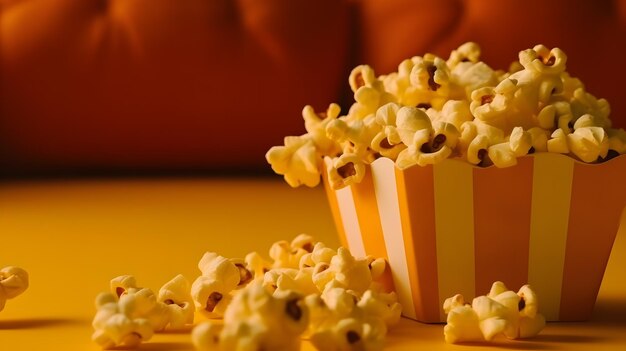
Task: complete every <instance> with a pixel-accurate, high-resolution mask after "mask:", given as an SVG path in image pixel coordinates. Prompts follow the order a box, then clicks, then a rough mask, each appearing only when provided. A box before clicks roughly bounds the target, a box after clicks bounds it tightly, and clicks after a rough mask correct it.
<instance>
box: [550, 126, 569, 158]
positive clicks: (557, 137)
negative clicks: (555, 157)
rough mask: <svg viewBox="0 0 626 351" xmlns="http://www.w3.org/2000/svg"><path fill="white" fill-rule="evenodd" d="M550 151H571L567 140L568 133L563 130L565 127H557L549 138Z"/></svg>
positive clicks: (564, 152) (565, 152)
mask: <svg viewBox="0 0 626 351" xmlns="http://www.w3.org/2000/svg"><path fill="white" fill-rule="evenodd" d="M548 151H549V152H552V153H558V154H567V153H569V151H570V150H569V144H568V141H567V134H566V133H565V132H564V131H563V129H560V128H559V129H556V130H555V131H554V132H553V133H552V135H550V139H549V140H548Z"/></svg>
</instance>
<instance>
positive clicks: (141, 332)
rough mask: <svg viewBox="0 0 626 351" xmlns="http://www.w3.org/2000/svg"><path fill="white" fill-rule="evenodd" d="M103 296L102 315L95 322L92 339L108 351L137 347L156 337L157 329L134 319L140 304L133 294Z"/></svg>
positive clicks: (100, 301) (99, 309)
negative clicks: (110, 350)
mask: <svg viewBox="0 0 626 351" xmlns="http://www.w3.org/2000/svg"><path fill="white" fill-rule="evenodd" d="M115 300H117V299H116V297H115V295H113V294H108V296H104V295H99V296H98V299H97V302H96V305H97V306H98V312H97V313H96V315H95V317H94V319H93V323H92V325H93V328H94V329H95V331H94V333H93V335H92V340H93V341H95V342H96V343H97V344H98V345H100V346H101V347H102V348H104V349H111V348H117V347H124V348H134V347H136V346H138V345H139V344H140V343H141V342H143V341H147V340H149V339H150V338H151V337H152V334H153V328H152V325H151V324H150V322H149V321H148V320H147V319H145V318H136V317H133V316H134V315H136V314H137V311H136V309H137V307H138V304H140V302H139V301H138V299H137V296H135V295H133V294H126V295H122V296H121V297H120V298H119V301H115Z"/></svg>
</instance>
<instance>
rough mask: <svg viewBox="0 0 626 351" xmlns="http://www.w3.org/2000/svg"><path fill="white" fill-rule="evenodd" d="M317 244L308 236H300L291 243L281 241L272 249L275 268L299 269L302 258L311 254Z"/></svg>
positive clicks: (271, 254)
mask: <svg viewBox="0 0 626 351" xmlns="http://www.w3.org/2000/svg"><path fill="white" fill-rule="evenodd" d="M314 245H315V242H314V241H313V237H311V236H310V235H306V234H300V235H298V236H297V237H296V238H295V239H293V241H292V242H291V243H289V242H287V241H285V240H281V241H278V242H275V243H274V244H273V245H272V247H271V248H270V257H271V258H272V259H273V260H274V263H273V265H272V266H273V268H298V267H299V265H300V259H301V258H302V256H304V255H306V254H308V253H311V252H312V251H313V247H314Z"/></svg>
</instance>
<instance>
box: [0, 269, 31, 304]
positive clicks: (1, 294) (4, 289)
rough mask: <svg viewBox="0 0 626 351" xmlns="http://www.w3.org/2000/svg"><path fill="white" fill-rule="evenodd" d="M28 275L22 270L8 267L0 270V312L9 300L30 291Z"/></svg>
mask: <svg viewBox="0 0 626 351" xmlns="http://www.w3.org/2000/svg"><path fill="white" fill-rule="evenodd" d="M28 284H29V278H28V273H27V272H26V271H25V270H23V269H22V268H19V267H15V266H8V267H4V268H2V269H0V311H2V310H3V309H4V306H5V305H6V301H7V300H8V299H13V298H16V297H17V296H19V295H21V294H22V293H23V292H24V291H26V289H28Z"/></svg>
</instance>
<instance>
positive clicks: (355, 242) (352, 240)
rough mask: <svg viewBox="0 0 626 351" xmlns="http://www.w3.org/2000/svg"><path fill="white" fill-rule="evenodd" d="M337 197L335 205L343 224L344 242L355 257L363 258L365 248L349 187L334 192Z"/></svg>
mask: <svg viewBox="0 0 626 351" xmlns="http://www.w3.org/2000/svg"><path fill="white" fill-rule="evenodd" d="M335 194H336V195H337V203H338V205H339V213H340V214H341V221H342V222H343V228H344V233H346V241H347V242H348V249H349V250H350V253H351V254H352V255H353V256H355V257H364V256H365V246H364V245H363V238H362V237H361V227H360V226H359V217H358V215H357V213H356V207H355V206H354V198H353V196H352V189H351V187H349V186H347V187H345V188H342V189H339V190H336V191H335Z"/></svg>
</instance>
